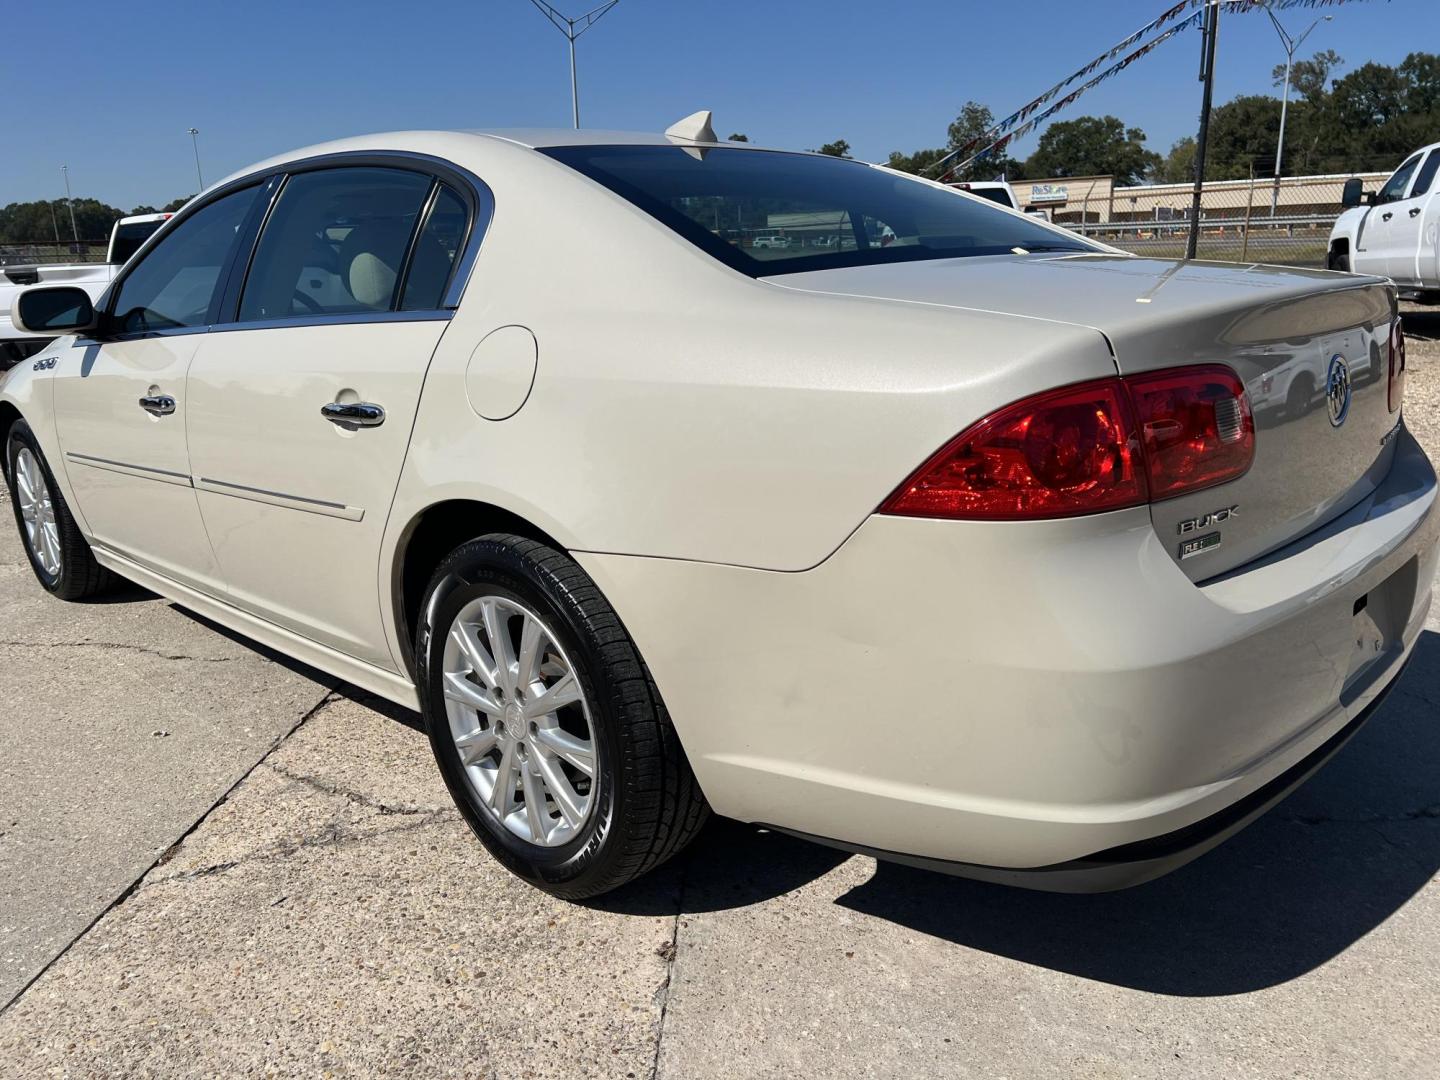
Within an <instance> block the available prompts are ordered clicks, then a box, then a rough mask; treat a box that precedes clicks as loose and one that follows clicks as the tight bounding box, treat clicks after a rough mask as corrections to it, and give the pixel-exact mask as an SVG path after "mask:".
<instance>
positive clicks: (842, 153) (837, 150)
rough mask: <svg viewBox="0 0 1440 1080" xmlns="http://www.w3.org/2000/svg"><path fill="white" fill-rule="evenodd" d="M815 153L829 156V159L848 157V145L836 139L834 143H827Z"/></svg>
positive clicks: (842, 140)
mask: <svg viewBox="0 0 1440 1080" xmlns="http://www.w3.org/2000/svg"><path fill="white" fill-rule="evenodd" d="M816 153H820V154H829V155H830V156H831V157H849V156H850V144H849V143H848V142H846V141H845V140H844V139H836V140H835V141H834V142H827V143H826V144H825V145H824V146H822V147H820V149H819V150H817V151H816Z"/></svg>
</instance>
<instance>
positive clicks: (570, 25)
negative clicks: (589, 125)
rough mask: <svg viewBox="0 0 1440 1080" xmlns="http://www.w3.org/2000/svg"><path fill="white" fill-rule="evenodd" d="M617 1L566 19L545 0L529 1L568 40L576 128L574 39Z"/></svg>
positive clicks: (608, 0)
mask: <svg viewBox="0 0 1440 1080" xmlns="http://www.w3.org/2000/svg"><path fill="white" fill-rule="evenodd" d="M619 2H620V0H606V2H605V3H603V4H601V5H600V6H599V7H597V8H595V9H593V10H591V11H587V12H586V13H585V14H584V15H581V16H580V17H579V18H576V19H567V18H566V17H565V16H564V15H561V14H560V12H558V11H556V10H555V9H554V8H553V7H551V6H550V5H549V4H547V3H546V2H545V0H530V3H532V4H534V5H535V7H536V8H538V9H539V11H540V14H542V15H544V16H545V17H546V18H547V19H549V20H550V21H551V22H552V23H554V24H555V29H557V30H559V31H560V32H561V33H562V34H564V35H565V38H566V40H568V41H569V42H570V107H571V109H572V110H573V112H574V115H575V126H576V127H577V128H578V127H579V126H580V88H579V85H578V84H577V82H576V80H575V39H576V38H578V37H579V36H580V35H581V34H583V33H585V31H586V30H589V29H590V27H592V26H594V25H595V24H596V23H597V22H599V21H600V16H602V15H604V14H605V13H606V12H607V11H609V10H610V9H611V8H613V7H614V6H615V5H616V4H618V3H619ZM577 27H578V29H577Z"/></svg>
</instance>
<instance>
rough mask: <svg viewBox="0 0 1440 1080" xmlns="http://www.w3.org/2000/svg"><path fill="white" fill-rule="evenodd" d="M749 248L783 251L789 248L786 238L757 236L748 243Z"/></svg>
mask: <svg viewBox="0 0 1440 1080" xmlns="http://www.w3.org/2000/svg"><path fill="white" fill-rule="evenodd" d="M750 246H751V247H755V248H774V249H776V250H781V251H783V250H784V249H785V248H788V247H789V246H790V237H788V236H757V237H755V239H754V240H752V241H750Z"/></svg>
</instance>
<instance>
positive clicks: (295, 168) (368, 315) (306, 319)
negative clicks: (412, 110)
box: [76, 150, 495, 345]
mask: <svg viewBox="0 0 1440 1080" xmlns="http://www.w3.org/2000/svg"><path fill="white" fill-rule="evenodd" d="M387 164H388V165H390V166H391V167H395V166H399V167H401V168H404V167H407V166H408V167H409V168H410V169H411V170H412V171H417V172H424V173H426V174H427V175H429V176H431V177H432V178H435V179H438V180H440V181H442V182H445V183H448V184H449V185H450V186H451V187H453V188H454V189H455V190H456V191H458V192H459V193H460V194H461V197H462V198H464V199H465V200H466V201H467V202H468V203H469V204H470V221H469V225H468V231H467V233H466V236H465V241H464V243H463V244H462V245H461V249H460V254H459V255H458V256H457V257H456V259H455V265H454V266H453V267H451V269H450V281H449V284H447V285H446V287H445V296H444V300H443V304H444V307H443V309H442V310H440V311H394V310H391V311H375V312H357V313H353V314H350V315H315V316H304V315H302V316H296V317H295V318H294V319H277V320H266V321H264V322H244V323H242V322H238V321H232V320H227V321H224V322H217V323H212V324H210V325H208V326H186V327H175V328H172V329H166V330H151V331H146V332H145V333H141V334H118V335H116V336H114V337H107V338H106V339H104V340H103V341H101V340H99V339H94V338H87V339H83V340H82V341H77V342H76V344H77V345H80V344H82V343H83V344H89V345H99V344H108V343H110V342H114V341H136V340H140V339H142V338H147V337H160V336H170V335H179V334H182V333H186V334H204V333H209V332H211V331H212V330H215V331H225V332H230V331H234V330H243V329H247V328H248V329H261V328H270V327H273V326H299V325H306V326H321V325H344V324H348V323H352V322H371V321H375V322H384V321H397V322H424V321H430V320H435V319H448V318H450V317H451V315H452V314H453V313H454V311H455V309H457V308H458V307H459V306H460V300H461V298H462V297H463V296H464V295H465V287H466V286H467V285H468V284H469V283H470V275H471V273H472V271H473V270H474V268H475V260H476V259H477V258H479V255H480V248H481V246H482V245H483V244H484V241H485V235H486V234H487V233H488V232H489V231H490V223H491V221H492V220H494V217H495V195H494V193H493V192H492V191H491V190H490V186H489V185H488V184H486V183H485V181H484V180H482V179H480V177H478V176H476V175H475V174H474V173H472V172H471V171H470V170H469V169H466V168H464V167H463V166H461V165H457V164H455V162H453V161H450V160H448V159H446V158H440V157H435V156H434V155H433V154H422V153H419V152H417V151H413V150H344V151H339V152H336V153H333V154H317V155H315V156H313V157H308V158H297V159H296V160H294V161H287V162H282V163H280V164H278V165H271V166H269V167H267V168H263V169H256V170H255V171H253V172H249V173H245V174H243V175H241V176H237V177H235V178H234V179H233V180H227V181H226V182H225V183H224V184H222V185H220V186H218V187H215V188H212V189H210V190H209V191H206V192H202V193H201V195H199V196H197V197H196V198H194V199H192V200H191V201H190V202H188V203H186V204H185V205H184V206H182V207H181V208H180V209H179V210H177V211H176V212H175V214H174V216H173V217H171V218H170V220H169V221H167V222H165V224H164V225H162V226H161V227H160V228H158V229H156V230H155V232H153V233H151V234H150V238H149V239H148V240H146V241H145V243H144V244H142V245H141V246H140V248H139V249H138V250H137V251H136V252H135V254H134V255H132V256H130V258H129V260H128V261H127V262H126V264H125V267H124V269H123V270H122V271H121V272H120V274H118V275H117V276H116V277H115V279H114V280H113V281H111V282H110V285H109V287H108V288H107V289H106V290H105V294H104V296H102V297H101V302H102V304H103V310H105V311H106V312H107V313H108V311H109V307H110V304H111V302H112V301H113V299H114V297H115V295H116V294H118V292H119V289H120V285H121V284H122V283H123V282H124V280H125V279H126V278H127V277H129V275H130V274H131V273H133V272H134V269H135V267H136V266H138V265H139V264H140V263H141V262H142V261H143V260H144V259H145V258H146V257H147V256H148V255H149V253H150V249H151V248H152V247H154V246H155V245H156V244H159V243H161V242H162V241H163V240H164V239H165V237H167V236H168V235H169V234H170V232H171V231H172V230H173V229H175V228H176V227H177V226H178V225H179V224H180V222H182V221H185V220H186V219H187V218H189V217H190V216H191V215H192V214H195V213H198V212H199V211H200V210H202V209H203V208H205V207H206V206H209V205H210V204H211V203H213V202H215V201H217V200H218V199H222V198H224V197H225V196H226V195H230V194H232V193H234V192H236V191H238V190H240V189H241V188H244V187H248V186H250V185H252V184H257V183H265V182H267V181H270V180H276V179H279V180H283V179H284V178H286V177H289V176H291V175H293V174H295V173H297V172H311V171H313V170H316V169H330V168H337V167H344V166H360V165H376V166H380V167H384V166H386V165H387ZM283 186H284V185H283V184H279V185H277V187H276V188H275V189H274V190H272V191H271V192H269V196H268V204H267V205H266V208H265V217H264V218H263V219H262V221H261V224H260V228H259V229H258V230H257V231H256V233H255V236H254V238H253V239H252V242H251V250H250V251H249V252H247V253H246V254H245V255H244V262H245V266H244V269H243V271H241V272H242V273H245V274H248V272H249V263H250V259H251V257H253V255H254V247H255V245H257V244H258V243H259V240H260V236H261V235H262V234H263V232H264V225H265V221H266V220H268V217H269V211H270V209H271V207H273V205H274V202H275V199H276V198H277V197H278V195H279V193H280V189H281V188H283ZM467 193H468V195H467ZM260 197H261V198H262V199H265V198H266V194H265V193H264V192H262V193H261V196H260ZM236 270H237V271H240V270H241V268H240V267H239V266H236ZM394 302H395V303H398V299H397V300H396V301H394ZM97 310H102V308H101V306H100V305H97ZM386 316H388V317H389V318H385V317H386ZM377 317H378V318H377ZM302 320H303V321H302Z"/></svg>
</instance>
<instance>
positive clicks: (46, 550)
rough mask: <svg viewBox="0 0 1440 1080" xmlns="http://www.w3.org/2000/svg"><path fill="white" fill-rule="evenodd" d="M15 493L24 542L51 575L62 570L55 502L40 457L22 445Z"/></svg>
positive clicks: (17, 455)
mask: <svg viewBox="0 0 1440 1080" xmlns="http://www.w3.org/2000/svg"><path fill="white" fill-rule="evenodd" d="M15 494H16V495H17V496H18V497H19V501H20V520H21V521H22V522H23V523H24V525H25V543H26V544H27V545H28V546H29V548H30V552H31V554H32V555H34V556H35V561H36V562H38V563H39V564H40V568H41V569H42V570H44V571H45V573H46V574H48V575H49V576H50V577H58V576H59V574H60V527H59V525H57V524H56V522H55V503H54V500H53V499H52V498H51V495H50V486H49V485H48V484H47V483H46V482H45V471H44V469H42V468H41V467H40V462H39V459H37V458H36V457H35V455H34V454H33V453H32V452H31V451H30V449H29V447H24V446H22V447H21V448H20V452H19V453H18V454H16V455H15Z"/></svg>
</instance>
